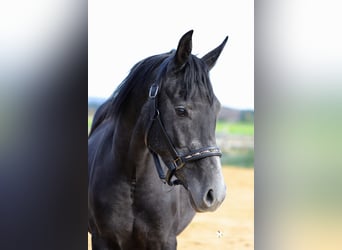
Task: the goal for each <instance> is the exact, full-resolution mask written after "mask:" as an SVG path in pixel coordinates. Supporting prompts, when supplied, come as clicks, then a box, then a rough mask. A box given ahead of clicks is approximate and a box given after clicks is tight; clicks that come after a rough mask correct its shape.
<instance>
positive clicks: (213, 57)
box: [202, 36, 228, 70]
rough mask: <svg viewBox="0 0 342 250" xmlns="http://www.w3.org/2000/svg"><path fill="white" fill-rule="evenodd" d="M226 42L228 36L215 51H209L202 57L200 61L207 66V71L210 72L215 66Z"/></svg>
mask: <svg viewBox="0 0 342 250" xmlns="http://www.w3.org/2000/svg"><path fill="white" fill-rule="evenodd" d="M227 41H228V36H227V37H226V38H225V39H224V41H223V42H222V43H221V44H220V46H218V47H217V48H216V49H214V50H212V51H210V52H209V53H208V54H206V55H205V56H203V57H202V60H203V61H204V62H205V63H206V64H207V65H208V67H209V70H211V69H212V68H213V67H214V66H215V63H216V61H217V58H218V57H219V56H220V54H221V52H222V50H223V48H224V46H225V45H226V42H227Z"/></svg>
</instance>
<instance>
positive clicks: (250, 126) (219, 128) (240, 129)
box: [216, 120, 254, 136]
mask: <svg viewBox="0 0 342 250" xmlns="http://www.w3.org/2000/svg"><path fill="white" fill-rule="evenodd" d="M216 133H225V134H232V135H251V136H252V135H254V123H250V122H226V121H220V120H219V121H217V123H216Z"/></svg>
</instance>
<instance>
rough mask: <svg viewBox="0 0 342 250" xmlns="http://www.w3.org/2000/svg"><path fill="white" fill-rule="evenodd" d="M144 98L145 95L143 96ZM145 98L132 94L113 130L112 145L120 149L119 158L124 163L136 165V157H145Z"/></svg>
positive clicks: (146, 152)
mask: <svg viewBox="0 0 342 250" xmlns="http://www.w3.org/2000/svg"><path fill="white" fill-rule="evenodd" d="M145 98H146V97H145ZM144 104H145V100H144V98H143V97H141V96H137V95H134V96H132V97H131V98H130V99H129V100H127V104H126V105H125V107H124V108H123V110H122V112H121V114H120V115H119V117H118V120H117V126H116V129H115V132H114V138H113V145H114V144H115V146H114V148H115V150H119V151H120V156H121V157H120V158H121V159H123V160H124V162H125V164H129V165H131V167H136V166H133V165H136V163H135V161H139V160H137V159H141V158H146V155H147V154H148V149H147V147H146V145H145V143H144V126H145V124H144V120H145V119H144V118H143V116H144V114H143V111H142V110H143V106H144Z"/></svg>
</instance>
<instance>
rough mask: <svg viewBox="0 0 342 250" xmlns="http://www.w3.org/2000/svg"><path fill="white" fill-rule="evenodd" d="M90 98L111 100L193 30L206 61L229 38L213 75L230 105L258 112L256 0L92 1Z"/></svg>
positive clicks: (219, 92)
mask: <svg viewBox="0 0 342 250" xmlns="http://www.w3.org/2000/svg"><path fill="white" fill-rule="evenodd" d="M88 6H89V8H88V15H89V19H88V20H89V24H88V25H89V26H88V27H89V28H88V32H89V33H88V36H89V40H88V41H89V83H88V95H89V96H93V97H95V96H96V97H108V96H110V95H111V94H112V92H113V91H114V90H115V88H116V87H117V85H118V84H120V83H121V82H122V80H123V79H124V78H125V77H126V76H127V74H128V72H129V71H130V69H131V68H132V67H133V65H134V64H135V63H136V62H138V61H140V60H141V59H144V58H146V57H148V56H151V55H155V54H160V53H164V52H168V51H170V50H171V49H176V47H177V45H178V41H179V39H180V38H181V36H182V35H183V34H184V33H186V32H187V31H188V30H190V29H193V30H194V34H193V39H192V41H193V50H192V53H193V54H195V55H197V56H199V57H202V56H203V55H205V54H206V53H207V52H209V51H211V50H212V49H214V48H215V47H217V46H218V45H219V44H220V43H221V42H222V41H223V40H224V38H225V37H226V36H227V35H228V36H229V39H228V42H227V44H226V47H225V48H224V50H223V52H222V54H221V56H220V58H219V59H218V62H217V64H216V66H215V67H214V68H213V69H212V71H211V74H210V77H211V81H212V84H213V88H214V91H215V94H216V96H217V97H218V98H219V100H220V102H221V103H222V104H223V105H224V106H229V107H235V108H249V109H254V1H252V0H229V1H219V0H211V1H193V0H191V1H189V0H188V1H185V0H176V1H152V0H149V1H147V0H144V1H132V0H130V1H120V2H119V1H110V0H105V1H95V0H91V1H89V2H88Z"/></svg>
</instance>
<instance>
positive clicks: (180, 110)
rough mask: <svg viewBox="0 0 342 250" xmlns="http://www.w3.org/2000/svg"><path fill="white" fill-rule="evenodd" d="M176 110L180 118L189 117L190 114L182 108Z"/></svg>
mask: <svg viewBox="0 0 342 250" xmlns="http://www.w3.org/2000/svg"><path fill="white" fill-rule="evenodd" d="M175 110H176V113H177V115H178V116H181V117H185V116H187V115H188V112H187V111H186V109H185V108H184V107H182V106H179V107H176V108H175Z"/></svg>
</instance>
